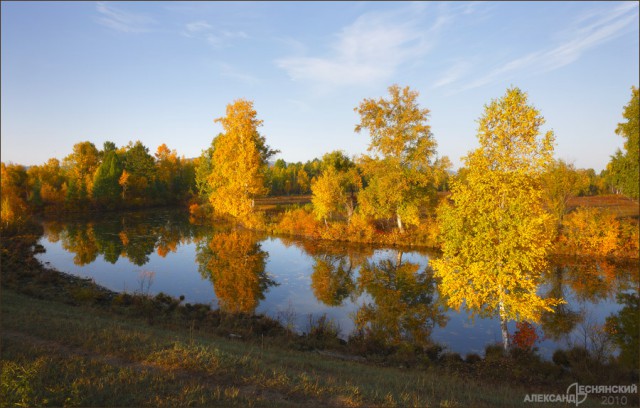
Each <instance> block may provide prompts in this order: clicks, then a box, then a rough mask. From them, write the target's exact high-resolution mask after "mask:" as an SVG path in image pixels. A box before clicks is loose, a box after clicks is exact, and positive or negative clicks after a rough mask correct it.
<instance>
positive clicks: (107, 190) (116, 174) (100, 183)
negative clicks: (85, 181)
mask: <svg viewBox="0 0 640 408" xmlns="http://www.w3.org/2000/svg"><path fill="white" fill-rule="evenodd" d="M122 170H124V169H123V166H122V162H121V160H120V158H119V157H118V153H117V152H116V150H115V149H112V150H108V151H107V152H106V153H105V154H104V158H103V159H102V163H101V164H100V167H98V169H97V170H96V173H95V176H94V177H93V198H94V200H95V201H96V203H98V204H100V205H103V206H107V207H110V208H113V207H114V206H116V205H117V204H118V203H119V202H120V196H121V195H122V187H121V186H120V184H119V183H118V181H119V180H120V176H121V175H122Z"/></svg>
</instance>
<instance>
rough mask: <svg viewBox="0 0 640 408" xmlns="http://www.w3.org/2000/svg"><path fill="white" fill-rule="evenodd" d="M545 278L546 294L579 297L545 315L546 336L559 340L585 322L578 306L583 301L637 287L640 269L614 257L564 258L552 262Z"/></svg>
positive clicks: (557, 296)
mask: <svg viewBox="0 0 640 408" xmlns="http://www.w3.org/2000/svg"><path fill="white" fill-rule="evenodd" d="M545 280H546V281H547V283H548V287H549V289H548V292H547V293H546V296H550V297H555V298H563V299H570V300H575V301H574V302H572V303H573V305H570V304H569V303H565V304H561V305H558V306H557V307H556V308H555V311H554V312H545V313H543V315H542V317H541V322H540V323H541V326H542V329H543V331H544V333H545V336H547V337H549V338H552V339H554V340H559V339H560V338H562V337H564V336H567V335H569V334H570V333H571V332H572V331H573V330H574V329H576V327H577V326H578V325H579V324H581V323H582V322H583V320H584V316H583V313H582V312H581V311H578V310H576V307H579V304H584V303H594V304H597V303H598V302H600V301H602V300H607V299H612V298H613V297H614V296H615V295H616V294H619V293H621V292H622V291H625V290H628V289H631V288H636V287H637V286H638V270H637V264H633V265H632V264H627V263H624V262H614V261H613V260H610V259H603V258H600V259H596V258H577V257H574V258H562V259H555V260H554V261H553V262H552V264H551V268H550V269H549V272H547V273H546V276H545ZM576 303H577V304H576ZM581 309H584V307H583V308H581Z"/></svg>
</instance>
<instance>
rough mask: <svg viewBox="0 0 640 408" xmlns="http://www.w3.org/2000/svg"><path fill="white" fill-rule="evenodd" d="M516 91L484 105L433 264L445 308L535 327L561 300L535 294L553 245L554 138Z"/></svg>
mask: <svg viewBox="0 0 640 408" xmlns="http://www.w3.org/2000/svg"><path fill="white" fill-rule="evenodd" d="M543 124H544V118H543V117H542V116H541V115H540V113H539V112H538V111H537V110H536V109H535V108H533V107H531V106H529V105H527V96H526V94H525V93H524V92H522V91H521V90H520V89H518V88H510V89H508V90H507V92H506V94H505V95H504V96H503V97H502V98H500V99H497V100H493V101H492V102H491V103H490V104H489V105H487V106H485V111H484V114H483V115H482V117H481V118H480V120H479V129H478V141H479V144H480V147H479V148H478V149H477V150H475V151H472V152H471V153H470V154H469V155H468V156H467V157H466V158H465V159H464V161H465V165H466V168H467V170H466V175H465V180H464V182H459V181H454V182H453V186H452V190H451V196H450V200H451V202H452V203H451V204H444V205H443V206H442V207H441V209H440V211H439V214H438V216H439V223H440V227H441V234H442V240H443V245H442V249H443V256H442V258H440V259H434V260H431V265H432V266H433V268H434V269H435V271H436V276H437V277H438V278H439V279H440V280H441V284H440V287H439V288H440V293H441V295H442V296H443V298H445V299H446V301H447V303H448V304H449V306H451V307H453V308H456V309H459V308H461V307H463V308H465V309H467V310H469V311H471V312H472V314H473V315H480V316H483V317H484V316H495V315H498V317H499V318H500V326H501V331H502V340H503V345H504V348H505V349H508V348H509V333H508V330H507V321H509V320H516V321H534V322H535V321H538V320H539V318H540V315H541V312H543V311H545V310H546V311H551V310H552V307H553V306H555V305H557V304H559V303H560V302H561V300H559V299H553V298H547V299H542V298H540V297H539V296H538V294H537V290H538V286H539V283H540V281H541V273H542V272H543V270H544V269H545V268H546V267H547V261H546V256H547V254H548V252H549V250H550V249H551V246H552V239H553V222H552V221H553V218H552V216H551V215H550V214H548V213H547V212H546V211H545V208H544V205H543V198H544V197H543V196H544V189H543V186H542V185H541V174H542V173H543V172H544V171H545V170H546V169H547V167H548V166H549V164H550V163H551V161H552V154H553V142H554V138H553V132H551V131H548V132H546V133H545V134H544V135H541V134H540V126H542V125H543Z"/></svg>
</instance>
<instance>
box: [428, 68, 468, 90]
mask: <svg viewBox="0 0 640 408" xmlns="http://www.w3.org/2000/svg"><path fill="white" fill-rule="evenodd" d="M470 70H471V64H470V63H469V62H467V61H461V62H457V63H455V64H453V65H452V66H451V68H449V69H448V70H446V71H445V72H444V74H443V75H442V76H441V77H440V79H438V80H437V81H436V82H435V83H434V84H433V87H434V88H440V87H443V86H445V85H449V84H451V83H453V82H456V81H458V80H459V79H460V78H462V77H464V75H466V74H467V73H468V72H469V71H470Z"/></svg>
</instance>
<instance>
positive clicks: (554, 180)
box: [542, 160, 588, 224]
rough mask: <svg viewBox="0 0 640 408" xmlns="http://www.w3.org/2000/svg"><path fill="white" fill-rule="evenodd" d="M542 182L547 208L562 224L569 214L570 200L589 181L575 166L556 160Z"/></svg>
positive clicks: (549, 167)
mask: <svg viewBox="0 0 640 408" xmlns="http://www.w3.org/2000/svg"><path fill="white" fill-rule="evenodd" d="M542 182H543V186H544V191H545V203H546V205H547V208H548V209H549V211H550V212H551V213H552V214H553V215H554V216H555V217H556V219H557V220H558V223H559V224H560V223H561V222H562V220H563V218H564V215H565V213H566V212H567V205H568V203H569V200H570V199H571V198H572V197H575V196H576V195H577V194H578V193H579V192H580V191H581V190H583V189H584V185H585V184H587V183H588V180H587V179H586V177H584V176H583V175H582V174H580V173H578V171H576V169H575V167H574V166H573V164H570V163H567V162H565V161H563V160H554V161H553V162H551V164H550V165H549V166H548V168H547V171H545V172H544V174H543V176H542Z"/></svg>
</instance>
